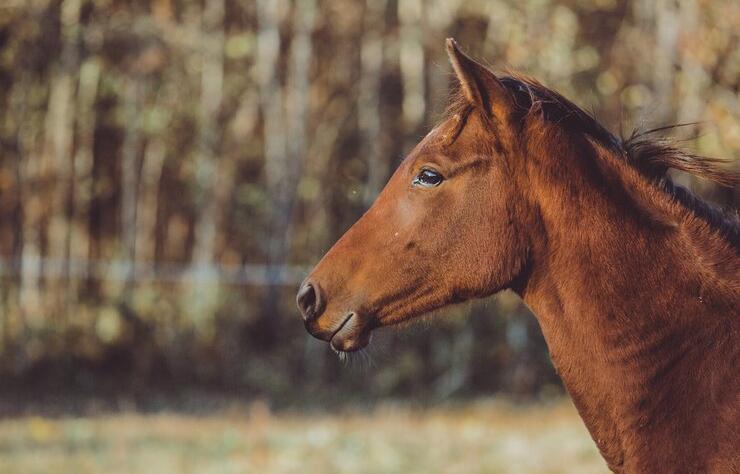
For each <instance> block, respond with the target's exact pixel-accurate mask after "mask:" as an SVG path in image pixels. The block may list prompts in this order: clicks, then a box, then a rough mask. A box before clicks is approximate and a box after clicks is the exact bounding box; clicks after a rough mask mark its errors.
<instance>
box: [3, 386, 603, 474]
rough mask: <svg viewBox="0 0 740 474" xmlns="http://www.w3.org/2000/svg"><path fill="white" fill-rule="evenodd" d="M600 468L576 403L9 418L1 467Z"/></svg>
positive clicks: (254, 407) (161, 470) (161, 471)
mask: <svg viewBox="0 0 740 474" xmlns="http://www.w3.org/2000/svg"><path fill="white" fill-rule="evenodd" d="M52 472H53V473H105V474H117V473H157V474H167V473H198V474H206V473H245V472H247V473H249V472H255V473H296V472H300V473H322V474H323V473H334V472H336V473H340V472H341V473H344V472H351V473H383V474H388V473H404V474H405V473H437V472H439V473H478V472H481V473H483V472H485V473H498V472H500V473H535V472H536V473H569V474H577V473H589V474H592V473H602V472H604V473H605V472H607V469H606V466H605V464H604V462H603V461H602V459H601V457H600V456H599V454H598V452H597V450H596V448H595V446H594V444H593V442H592V441H591V439H590V437H589V436H588V433H587V431H586V429H585V428H584V426H583V424H582V423H581V420H580V418H578V415H577V413H576V412H575V409H574V408H573V406H572V404H571V403H570V402H568V401H566V400H563V401H560V402H557V403H548V404H547V405H524V406H522V405H515V404H511V403H507V402H503V401H491V400H488V401H477V402H471V403H467V404H455V405H454V406H446V407H437V408H429V409H419V408H409V407H404V406H403V405H399V404H384V405H381V406H379V407H377V408H375V409H372V410H361V411H360V410H357V411H352V410H344V411H343V412H342V413H341V414H338V415H332V414H329V413H326V412H323V413H312V414H309V413H297V412H279V413H277V414H275V413H271V412H270V410H269V409H268V408H267V405H266V404H264V403H259V402H257V403H251V404H249V405H239V406H235V407H234V408H233V409H227V410H222V411H220V412H219V413H216V414H209V415H185V414H177V413H166V412H164V413H159V414H154V415H144V414H137V413H130V414H126V413H123V414H120V413H119V414H108V415H105V414H103V415H96V416H90V417H84V418H65V417H61V418H53V419H49V418H40V417H32V416H31V417H22V418H9V419H5V420H0V473H52Z"/></svg>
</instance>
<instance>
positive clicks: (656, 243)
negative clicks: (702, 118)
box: [297, 40, 740, 473]
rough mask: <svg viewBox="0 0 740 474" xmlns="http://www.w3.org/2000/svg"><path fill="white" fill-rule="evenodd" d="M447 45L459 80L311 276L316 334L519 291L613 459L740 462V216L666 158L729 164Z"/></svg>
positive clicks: (305, 300) (684, 464)
mask: <svg viewBox="0 0 740 474" xmlns="http://www.w3.org/2000/svg"><path fill="white" fill-rule="evenodd" d="M447 49H448V53H449V56H450V60H451V62H452V65H453V67H454V70H455V73H456V75H457V78H458V80H459V83H460V92H461V93H460V94H458V95H457V96H456V97H454V98H453V100H452V105H451V107H450V108H449V111H448V113H447V115H446V118H445V119H444V120H443V121H442V123H440V124H439V125H438V126H437V127H436V128H434V129H433V130H432V131H431V132H430V133H429V134H428V135H427V136H426V137H425V138H424V139H423V140H422V141H421V143H419V144H418V145H417V146H416V147H415V148H414V150H413V151H411V153H410V154H409V155H408V157H406V158H405V160H404V161H403V163H402V164H401V165H400V166H399V168H398V169H397V170H396V172H395V173H394V174H393V176H392V177H391V179H390V181H389V182H388V184H387V185H386V187H385V189H384V190H383V191H382V192H381V194H380V195H379V196H378V198H377V200H376V202H375V203H374V204H373V205H372V207H371V208H370V209H369V210H368V211H367V213H366V214H365V215H364V216H362V218H361V219H360V220H359V221H357V223H355V224H354V225H353V226H352V228H350V229H349V230H348V231H347V233H346V234H345V235H344V236H343V237H342V238H341V239H340V240H339V241H338V242H337V243H336V244H335V245H334V247H333V248H332V249H331V250H330V251H329V252H328V253H327V254H326V256H324V258H323V259H322V260H321V261H320V262H319V264H318V265H317V266H316V268H315V269H314V270H313V272H312V273H311V274H310V275H309V277H308V278H307V279H306V280H305V282H304V283H303V285H302V286H301V288H300V290H299V292H298V297H297V301H298V307H299V309H300V310H301V313H302V315H303V318H304V322H305V326H306V328H307V329H308V331H309V332H310V333H311V334H313V335H314V336H316V337H318V338H321V339H323V340H326V341H329V343H330V344H331V346H332V347H333V348H334V349H335V350H337V351H354V350H357V349H360V348H362V347H364V346H365V345H367V344H368V342H369V340H370V332H371V330H373V329H374V328H377V327H380V326H387V325H393V324H396V323H399V322H402V321H406V320H409V319H410V318H413V317H415V316H418V315H421V314H422V313H425V312H428V311H430V310H433V309H435V308H440V307H442V306H445V305H449V304H452V303H456V302H460V301H464V300H467V299H470V298H479V297H484V296H487V295H491V294H493V293H495V292H497V291H499V290H502V289H504V288H511V289H513V290H514V291H515V292H516V293H518V294H519V295H520V296H521V297H522V298H523V300H524V302H525V303H526V304H527V305H528V306H529V307H530V308H531V309H532V311H533V312H534V314H535V315H536V317H537V319H538V321H539V324H540V326H541V327H542V331H543V333H544V335H545V339H546V341H547V344H548V347H549V350H550V354H551V357H552V361H553V363H554V365H555V367H556V369H557V370H558V372H559V374H560V376H561V377H562V379H563V381H564V383H565V386H566V387H567V390H568V392H569V393H570V395H571V396H572V398H573V400H574V402H575V404H576V407H577V408H578V410H579V412H580V414H581V416H582V418H583V420H584V421H585V423H586V426H587V427H588V429H589V431H590V432H591V436H592V437H593V439H594V441H595V442H596V444H597V446H598V448H599V450H600V451H601V453H602V455H603V456H604V458H605V459H606V461H607V463H608V465H609V467H610V468H611V469H612V470H613V471H615V472H634V473H637V472H639V473H657V472H692V473H694V472H722V473H727V472H740V414H739V413H740V314H739V312H740V310H739V309H738V308H740V258H739V248H740V238H739V237H740V224H739V223H738V218H737V216H736V215H734V216H733V215H730V214H725V213H722V212H720V211H719V210H717V209H715V208H713V207H712V206H710V205H709V204H707V203H705V202H703V201H701V200H699V199H698V198H696V197H694V196H693V195H692V194H690V193H689V192H687V191H686V190H684V189H682V188H679V187H677V186H674V185H673V184H672V183H671V181H670V180H669V178H668V177H667V175H666V172H667V170H668V169H669V168H675V169H679V170H683V171H687V172H690V173H693V174H695V175H697V176H701V177H704V178H709V179H712V180H715V181H718V182H720V183H722V184H725V185H730V186H732V185H733V183H735V182H736V178H737V176H736V175H734V174H731V173H729V172H726V171H722V170H720V169H719V168H717V166H716V160H712V159H708V158H702V157H698V156H695V155H691V154H689V153H686V152H682V151H679V150H676V149H674V148H672V147H670V146H669V145H668V144H667V143H666V142H665V141H661V140H655V139H651V138H650V137H651V136H652V135H651V134H633V136H632V137H630V138H628V139H626V140H620V139H617V138H616V137H615V136H614V135H612V134H611V133H609V132H608V131H607V130H606V129H604V128H603V127H602V126H601V125H599V124H598V123H597V122H596V120H594V119H593V117H591V116H589V115H588V114H586V113H585V112H584V111H583V110H581V109H579V108H578V107H577V106H575V105H574V104H572V103H571V102H569V101H568V100H566V99H565V98H563V97H562V96H560V95H559V94H557V93H555V92H553V91H552V90H549V89H547V88H545V87H544V86H542V85H540V84H539V83H537V82H536V81H533V80H531V79H526V78H522V77H518V76H515V77H497V76H495V75H494V74H493V73H491V72H490V71H489V70H488V69H486V68H485V67H483V66H482V65H480V64H478V63H477V62H475V61H473V60H472V59H470V58H469V57H467V56H466V55H464V54H463V53H461V52H460V50H459V49H458V48H457V46H456V44H455V42H454V41H453V40H448V41H447Z"/></svg>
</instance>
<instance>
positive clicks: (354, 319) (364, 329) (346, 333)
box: [329, 313, 372, 352]
mask: <svg viewBox="0 0 740 474" xmlns="http://www.w3.org/2000/svg"><path fill="white" fill-rule="evenodd" d="M362 319H363V318H362V317H361V316H359V315H358V314H357V313H350V314H349V315H348V316H347V319H346V320H345V321H344V322H343V323H342V324H341V326H340V327H339V329H338V330H337V331H336V332H335V333H334V335H333V336H332V337H331V339H330V340H329V345H330V346H331V348H332V349H333V350H334V351H335V352H355V351H359V350H360V349H364V348H365V347H367V345H368V344H370V339H371V337H372V334H371V330H370V328H369V327H368V326H367V324H364V323H363V321H362Z"/></svg>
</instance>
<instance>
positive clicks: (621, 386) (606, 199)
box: [518, 143, 738, 470]
mask: <svg viewBox="0 0 740 474" xmlns="http://www.w3.org/2000/svg"><path fill="white" fill-rule="evenodd" d="M555 151H556V152H558V150H555ZM567 153H572V154H575V155H572V156H578V157H580V159H578V160H576V158H574V159H573V160H571V161H565V162H564V160H563V159H562V158H560V160H559V161H554V160H553V161H551V162H550V167H549V168H547V167H546V166H543V165H542V163H537V162H536V160H532V162H531V163H530V166H535V167H536V166H540V168H539V169H537V170H536V171H533V170H531V169H530V172H529V173H528V179H529V187H530V189H532V195H531V196H530V197H531V199H532V200H533V201H534V202H535V205H536V206H535V207H536V211H535V212H534V214H535V217H534V218H533V219H532V222H531V224H532V225H531V226H530V228H532V229H534V232H533V237H532V257H531V259H532V261H531V268H530V272H529V274H528V275H527V278H526V281H525V282H524V283H522V285H521V287H520V288H519V289H518V291H519V292H520V294H521V295H522V297H523V299H524V301H525V302H526V303H527V305H528V306H529V307H530V308H531V309H532V310H533V311H534V313H535V314H536V316H537V319H538V320H539V323H540V325H541V328H542V331H543V334H544V336H545V339H546V341H547V343H548V347H549V349H550V353H551V356H552V359H553V363H554V364H555V367H556V369H557V370H558V372H559V374H560V376H561V377H562V379H563V381H564V383H565V385H566V387H567V389H568V391H569V393H570V394H571V396H572V397H573V399H574V402H575V404H576V406H577V408H578V409H579V412H580V413H581V415H582V417H583V418H584V421H585V423H586V425H587V427H588V428H589V430H590V431H591V434H592V436H593V438H594V440H595V441H596V443H597V445H598V446H599V448H600V450H601V451H602V454H603V455H604V457H605V458H606V459H607V461H608V462H609V464H610V466H611V467H612V468H614V469H615V470H618V469H619V466H621V465H622V460H623V459H624V458H625V456H626V453H628V454H629V455H630V459H632V461H633V462H643V464H642V465H641V466H642V468H646V469H647V468H649V467H650V466H649V464H647V461H644V460H643V461H640V459H639V458H640V456H639V455H636V454H635V453H636V452H638V451H640V450H642V451H644V453H643V456H648V457H649V456H650V454H649V452H647V450H649V449H650V444H651V442H655V441H657V439H659V438H660V436H661V433H663V434H664V433H667V432H670V431H671V430H677V429H679V428H678V427H676V426H674V425H675V423H680V422H682V420H680V419H679V420H676V419H675V418H672V417H671V413H668V412H667V411H665V410H666V407H667V406H670V407H671V409H674V410H675V409H681V408H682V407H681V406H680V400H671V404H667V403H665V402H666V401H667V399H668V398H669V397H675V392H673V391H674V390H678V391H679V392H681V393H684V392H685V390H686V389H687V388H689V387H694V386H695V385H697V384H699V382H700V381H699V380H696V381H687V380H685V379H684V377H683V374H685V373H688V372H691V371H692V370H693V371H696V370H699V366H700V365H702V364H705V362H706V358H703V357H702V351H704V350H706V349H707V348H708V347H709V345H711V344H713V343H714V344H717V343H719V344H720V345H721V344H722V341H723V338H722V335H723V333H724V334H727V329H728V328H729V329H731V330H735V331H736V330H737V329H738V328H737V318H736V317H735V318H726V317H714V318H712V317H710V316H713V315H716V314H735V315H737V310H736V309H732V308H733V304H734V303H733V302H734V301H736V296H733V295H732V294H730V295H727V294H726V292H723V288H722V284H721V282H719V283H718V284H717V285H713V284H712V281H716V279H713V277H714V276H713V275H710V276H709V277H708V276H707V274H706V273H702V271H703V270H702V269H704V270H706V267H703V266H702V265H697V262H696V261H695V259H693V260H692V257H690V254H691V253H692V252H689V251H688V250H690V249H687V248H686V242H685V233H684V232H681V231H680V225H678V224H675V223H672V222H671V221H672V220H674V218H675V219H678V217H676V216H666V215H664V211H667V210H668V208H665V209H662V210H656V209H651V208H650V206H652V205H654V204H651V202H652V200H654V199H655V198H656V196H655V195H653V194H651V193H652V192H653V190H651V189H648V186H650V185H649V184H647V183H646V182H645V181H644V180H643V179H642V178H641V177H639V176H638V175H637V174H636V173H631V172H630V170H628V169H625V168H623V167H621V165H619V164H615V163H612V164H611V165H608V163H607V162H606V161H604V160H601V159H600V158H602V157H598V156H594V155H595V154H597V150H595V149H594V148H593V147H591V146H587V144H585V143H582V144H581V146H580V147H576V149H573V148H568V149H561V150H559V153H558V155H559V156H561V157H562V156H564V154H567ZM589 154H590V155H589ZM566 156H567V155H566ZM604 166H606V167H607V168H610V169H605V168H604ZM625 166H626V165H625ZM628 188H631V189H632V190H631V191H629V192H628V191H627V189H628ZM635 189H636V190H637V191H635ZM640 193H642V194H640ZM735 258H736V257H735ZM733 321H734V322H733ZM729 326H733V327H729ZM725 339H727V338H725ZM727 341H729V339H727ZM727 344H729V342H727ZM735 352H737V351H735ZM710 383H714V381H710ZM694 388H697V389H698V388H699V387H694ZM661 402H663V403H661ZM684 408H686V409H688V410H690V409H691V408H690V407H684ZM694 408H696V407H694ZM686 418H688V417H686ZM683 422H686V419H684V420H683ZM679 431H680V429H679ZM651 436H652V438H651ZM676 448H678V447H676ZM666 449H667V448H666Z"/></svg>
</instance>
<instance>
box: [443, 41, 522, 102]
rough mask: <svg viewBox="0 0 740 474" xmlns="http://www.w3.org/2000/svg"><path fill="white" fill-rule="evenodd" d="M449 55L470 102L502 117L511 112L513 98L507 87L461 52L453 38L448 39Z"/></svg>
mask: <svg viewBox="0 0 740 474" xmlns="http://www.w3.org/2000/svg"><path fill="white" fill-rule="evenodd" d="M446 43H447V55H448V56H449V57H450V62H451V63H452V67H453V69H454V70H455V75H457V79H458V80H459V81H460V87H461V88H462V91H463V94H465V98H466V99H468V101H469V102H470V103H471V104H473V105H475V106H478V107H480V108H481V110H483V111H484V112H486V113H488V114H491V115H493V116H497V117H501V116H504V115H506V114H507V113H508V112H509V111H510V110H511V105H512V98H511V96H510V95H509V92H508V91H507V90H506V87H505V86H504V85H503V84H502V83H501V81H499V80H498V78H497V77H496V76H495V75H494V74H493V73H492V72H491V71H489V70H488V69H487V68H486V67H485V66H483V65H482V64H480V63H478V62H477V61H475V60H473V59H471V58H470V57H469V56H467V55H466V54H465V53H463V52H462V51H460V48H459V47H458V46H457V42H456V41H455V40H454V39H453V38H447V41H446Z"/></svg>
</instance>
